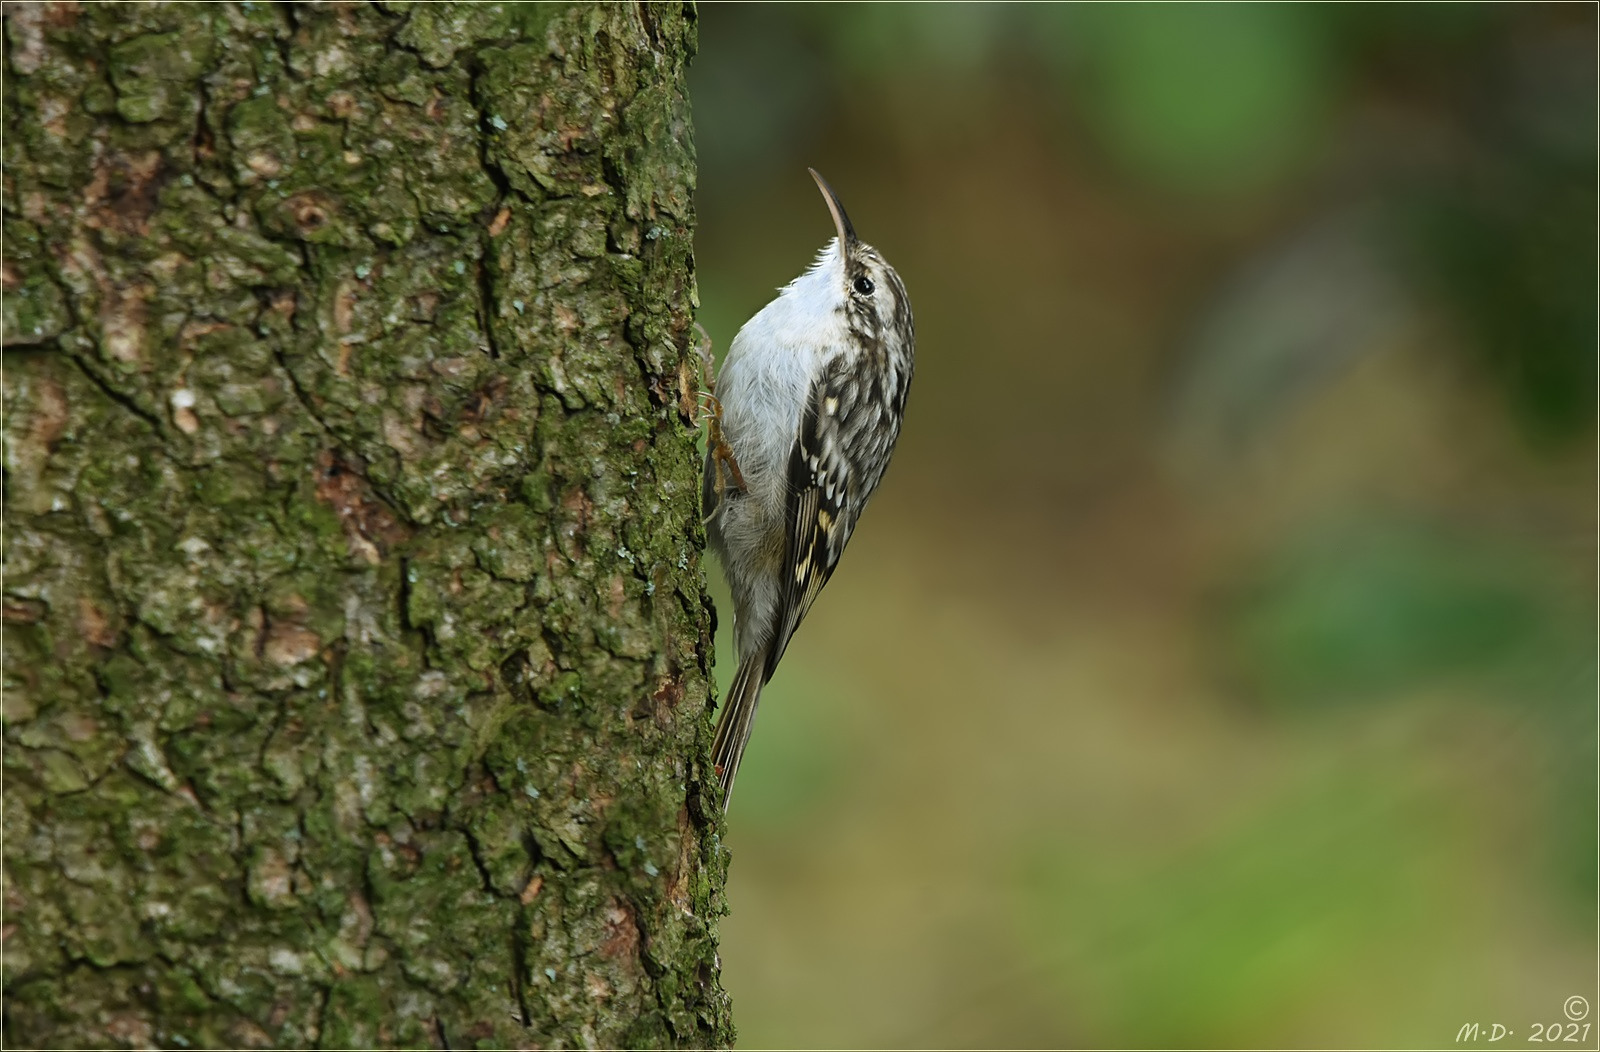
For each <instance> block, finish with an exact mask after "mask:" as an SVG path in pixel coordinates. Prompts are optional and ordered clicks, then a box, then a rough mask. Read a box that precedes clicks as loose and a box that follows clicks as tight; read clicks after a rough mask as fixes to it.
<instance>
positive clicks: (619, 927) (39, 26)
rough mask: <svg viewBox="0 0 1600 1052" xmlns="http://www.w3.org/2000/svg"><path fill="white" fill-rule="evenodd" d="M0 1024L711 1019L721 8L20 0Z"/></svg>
mask: <svg viewBox="0 0 1600 1052" xmlns="http://www.w3.org/2000/svg"><path fill="white" fill-rule="evenodd" d="M4 14H5V49H6V50H5V57H6V63H7V76H6V78H5V121H6V127H5V145H4V148H5V186H4V205H5V215H4V220H5V272H4V324H5V330H4V337H5V347H6V356H5V357H6V360H5V386H4V399H5V527H6V530H5V559H6V563H5V620H6V626H5V627H6V634H5V659H6V682H5V705H4V718H5V776H6V786H5V787H6V792H5V799H4V822H5V897H4V913H5V929H4V931H5V940H4V962H5V984H6V1007H5V1011H6V1015H5V1037H6V1040H7V1043H8V1044H10V1045H13V1046H15V1045H43V1044H50V1045H67V1044H75V1045H85V1046H102V1045H108V1044H109V1045H148V1044H159V1045H163V1046H170V1045H184V1046H217V1045H234V1046H268V1045H295V1046H313V1045H319V1046H361V1045H375V1044H382V1045H437V1044H444V1045H450V1046H456V1047H472V1046H484V1047H491V1046H492V1047H518V1046H523V1047H533V1046H540V1047H563V1046H574V1045H597V1044H598V1045H625V1046H636V1047H639V1046H670V1045H694V1046H713V1045H725V1044H727V1043H728V1042H729V1041H731V1038H732V1028H731V1023H730V1021H729V1013H728V1006H727V1001H726V997H725V995H724V994H723V992H722V990H721V988H720V985H719V979H718V974H717V964H716V945H715V931H714V919H715V917H716V916H717V914H718V913H719V912H720V911H721V909H722V903H721V897H720V896H721V888H722V884H723V880H724V874H725V869H726V858H725V855H724V854H723V853H722V851H721V849H720V847H719V846H718V840H717V831H718V828H719V822H720V818H719V816H718V814H717V809H716V807H715V805H714V802H713V798H712V795H711V794H712V790H711V789H710V788H709V786H710V782H709V781H708V779H707V778H706V770H705V767H704V751H705V747H706V744H707V738H708V732H707V719H706V712H707V709H708V706H709V704H710V697H709V694H710V678H709V671H710V665H711V660H712V655H711V629H712V624H711V617H712V615H711V608H710V604H709V601H708V600H707V598H706V596H705V592H704V585H703V576H702V573H701V566H700V558H701V552H702V548H703V533H702V530H701V526H700V522H699V517H698V509H697V492H698V482H697V479H698V462H697V458H696V456H695V450H694V441H693V434H692V430H691V428H692V414H693V394H694V383H695V378H696V377H697V376H698V366H697V365H696V364H695V363H694V362H693V352H692V350H691V348H692V344H693V339H692V336H691V332H690V329H691V324H692V320H691V319H692V306H693V300H694V272H693V265H694V264H693V255H692V234H693V206H692V196H691V195H692V189H693V179H694V154H693V145H692V140H691V138H690V131H689V126H688V116H687V101H686V97H685V88H684V68H685V65H686V63H687V62H688V60H689V57H690V55H691V53H692V51H693V48H694V14H693V10H692V8H685V7H682V6H679V5H668V4H639V5H620V4H604V5H583V4H578V5H570V6H568V5H518V4H461V5H454V4H446V5H428V4H404V3H387V4H378V5H366V4H353V3H352V4H317V5H299V4H267V3H248V2H245V3H237V4H223V5H144V4H127V5H97V4H83V5H78V4H73V3H51V4H7V5H6V7H5V9H4Z"/></svg>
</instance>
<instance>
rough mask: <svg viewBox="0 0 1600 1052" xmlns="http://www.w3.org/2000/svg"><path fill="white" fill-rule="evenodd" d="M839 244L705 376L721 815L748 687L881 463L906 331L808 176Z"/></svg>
mask: <svg viewBox="0 0 1600 1052" xmlns="http://www.w3.org/2000/svg"><path fill="white" fill-rule="evenodd" d="M811 177H812V178H813V179H815V180H816V181H817V186H818V188H819V189H821V191H822V197H823V200H824V201H826V202H827V205H828V211H829V212H830V213H831V214H832V216H833V225H834V228H835V230H836V231H837V234H838V236H837V237H836V238H835V239H834V240H832V241H830V242H829V243H828V244H827V245H825V246H824V247H823V249H822V251H821V252H820V253H818V255H817V258H816V262H814V263H812V265H811V269H810V270H807V271H806V272H805V273H804V274H802V275H800V276H799V277H798V278H796V279H794V280H793V281H792V282H790V283H789V284H788V285H787V286H785V287H784V288H783V289H781V290H780V291H779V292H778V298H777V299H775V300H773V301H772V302H771V303H769V304H767V305H766V306H765V307H763V308H761V310H760V311H758V312H757V313H756V315H755V316H754V317H752V318H751V319H750V320H749V321H747V322H745V324H744V327H743V328H741V329H740V330H739V334H738V335H737V336H735V337H734V339H733V345H732V346H731V347H730V348H729V349H728V356H727V358H726V360H725V361H724V362H723V363H722V369H721V371H720V373H719V374H718V376H717V383H716V393H715V395H714V398H713V415H712V419H711V428H710V435H709V441H708V443H707V450H706V464H705V482H704V486H705V490H704V498H705V499H704V504H705V515H706V526H707V531H708V533H709V535H710V540H711V546H712V547H713V548H714V549H715V550H716V552H717V555H718V557H719V558H720V559H721V560H722V566H723V570H724V572H725V574H726V576H727V579H728V585H729V588H730V589H731V590H732V592H733V612H734V621H733V627H734V638H735V641H736V642H737V644H738V648H739V671H738V674H737V675H735V677H734V680H733V687H732V688H731V689H730V690H729V691H728V696H727V697H726V698H725V699H724V701H723V709H722V714H721V717H720V718H719V719H718V722H717V736H716V744H715V746H714V748H713V755H714V761H715V763H716V769H717V775H718V777H719V778H720V780H721V782H722V789H723V807H724V809H726V807H727V803H728V800H729V799H731V797H732V794H733V780H734V776H735V775H737V774H738V772H739V761H740V759H741V758H742V757H743V756H744V749H745V745H746V743H748V742H749V740H750V731H751V728H752V726H753V725H754V721H755V715H756V703H757V701H758V700H759V699H760V697H761V688H762V687H763V686H765V685H766V683H767V681H768V680H770V679H771V678H772V673H773V671H774V670H775V669H776V668H777V667H778V661H779V660H780V659H781V658H782V657H783V652H784V649H785V648H786V647H788V645H789V640H790V638H791V637H793V635H794V632H795V629H796V628H798V627H799V626H800V622H801V621H802V620H803V619H804V618H805V616H806V611H808V610H810V609H811V604H812V603H813V602H814V601H815V600H816V598H817V593H819V592H821V591H822V586H823V585H825V584H827V583H828V578H829V577H830V576H832V574H833V570H834V567H835V566H837V565H838V564H839V556H840V554H841V553H843V552H844V546H845V544H846V543H848V542H849V540H850V533H851V531H852V530H853V529H854V528H855V525H856V520H857V519H859V518H860V517H861V512H862V510H863V509H864V508H865V507H866V506H867V498H868V497H870V496H872V491H873V490H874V489H876V488H877V485H878V480H879V479H881V478H883V472H884V469H885V468H886V467H888V466H889V456H890V454H892V453H893V452H894V445H895V440H896V439H897V438H899V437H900V421H901V418H902V416H903V415H904V413H905V407H906V394H907V392H908V391H909V389H910V387H911V372H912V359H913V356H914V351H915V343H916V336H915V332H914V330H913V327H912V323H911V301H910V300H909V299H907V298H906V289H905V285H903V284H902V283H901V281H900V276H899V275H898V274H896V273H895V271H894V268H893V267H891V266H890V265H889V263H888V261H887V260H885V259H884V258H883V256H882V255H880V254H879V253H878V251H877V249H874V248H873V247H872V246H871V245H868V244H866V243H865V242H863V241H861V240H860V239H859V238H857V237H856V232H855V228H854V227H852V226H851V225H850V217H849V216H847V215H846V214H845V210H844V206H843V205H841V204H840V203H839V198H838V196H837V195H836V194H835V193H834V192H833V189H832V187H830V186H829V185H828V183H827V181H826V180H824V179H823V178H822V176H820V175H818V174H817V173H816V171H815V170H812V171H811Z"/></svg>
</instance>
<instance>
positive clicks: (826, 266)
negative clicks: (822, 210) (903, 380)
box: [806, 168, 914, 350]
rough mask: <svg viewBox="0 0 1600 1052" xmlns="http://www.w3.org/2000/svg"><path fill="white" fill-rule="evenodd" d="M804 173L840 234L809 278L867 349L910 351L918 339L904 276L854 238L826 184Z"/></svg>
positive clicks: (846, 217) (825, 251) (819, 259)
mask: <svg viewBox="0 0 1600 1052" xmlns="http://www.w3.org/2000/svg"><path fill="white" fill-rule="evenodd" d="M806 170H807V171H809V172H810V173H811V178H813V179H815V180H816V181H817V188H818V189H819V190H821V191H822V199H823V201H824V202H826V203H827V206H828V213H829V214H830V215H832V216H833V227H834V230H835V232H836V233H837V234H838V237H837V238H836V239H835V240H834V241H833V242H832V243H831V244H829V245H827V246H826V247H824V248H823V250H822V253H821V255H820V256H818V257H817V262H816V265H815V266H814V267H813V268H812V271H811V274H809V275H807V276H808V277H810V278H811V279H812V280H814V281H817V282H820V283H825V287H824V288H823V289H819V290H818V291H821V292H823V294H824V296H825V297H826V299H827V300H828V301H829V303H830V304H831V305H832V307H833V309H834V310H835V311H837V312H838V313H839V314H840V315H842V319H843V321H844V323H845V325H846V327H847V328H848V330H849V332H850V334H851V335H852V336H853V337H854V338H855V339H856V340H858V341H859V342H860V343H861V344H862V345H863V346H867V347H883V348H888V347H890V346H891V345H893V344H899V345H901V346H903V347H904V348H906V349H907V350H909V348H910V346H911V343H912V341H913V339H914V334H913V328H912V321H911V301H910V299H909V298H907V296H906V287H905V285H903V284H902V283H901V281H900V275H898V274H896V273H895V270H894V268H893V267H891V266H890V265H889V261H888V260H886V259H884V258H883V256H882V255H881V254H880V253H879V252H878V250H877V249H875V248H873V247H872V246H871V245H869V244H867V243H866V242H865V241H862V240H861V239H860V238H858V237H856V231H855V227H854V226H852V225H851V223H850V216H849V215H848V214H847V213H846V212H845V210H844V205H843V204H842V203H840V201H839V195H838V194H836V193H834V192H833V187H831V186H829V185H828V181H827V180H826V179H824V178H822V176H821V175H819V174H817V170H816V169H815V168H808V169H806Z"/></svg>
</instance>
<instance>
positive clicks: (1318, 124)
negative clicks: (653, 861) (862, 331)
mask: <svg viewBox="0 0 1600 1052" xmlns="http://www.w3.org/2000/svg"><path fill="white" fill-rule="evenodd" d="M1595 18H1596V16H1595V9H1594V7H1593V6H1591V5H1570V6H1564V7H1541V6H1516V7H1454V6H1430V7H1402V6H1394V5H1387V6H1339V7H1286V6H1270V5H1261V6H1195V7H1128V6H1107V7H1079V6H1066V7H1057V6H1002V5H993V6H990V5H947V6H933V5H904V6H891V5H860V6H827V5H816V6H804V7H801V6H794V7H789V6H743V5H731V4H707V5H703V6H702V7H701V8H700V19H701V37H700V40H701V47H700V53H699V55H698V57H697V58H696V60H695V65H694V68H693V71H692V74H691V78H690V80H691V89H692V95H693V104H694V112H695V134H696V139H697V145H698V149H699V156H700V182H699V194H698V208H699V214H700V220H701V224H700V232H699V240H698V242H697V256H698V259H697V263H698V267H699V283H700V295H701V300H702V302H703V304H704V306H703V308H702V310H701V312H700V317H701V320H702V322H703V324H704V325H705V326H706V327H707V329H708V330H709V331H710V333H711V335H712V337H713V339H714V341H715V344H716V347H717V350H718V352H719V353H720V352H722V351H724V350H725V349H726V348H727V346H728V343H729V342H730V341H731V339H732V338H733V335H734V333H735V332H736V331H737V330H738V327H739V325H740V324H741V323H742V322H743V321H744V320H745V319H746V318H748V317H749V316H750V315H751V314H752V313H754V312H755V311H756V310H757V309H759V308H760V307H761V306H762V304H764V303H765V302H766V301H767V300H768V299H770V298H771V296H772V294H773V290H774V289H775V288H776V287H778V286H780V285H782V284H784V283H786V282H787V281H789V280H790V279H791V278H793V277H794V276H795V275H796V274H798V273H799V272H800V270H801V269H802V268H803V267H804V266H805V265H807V264H808V263H809V261H810V259H811V257H812V256H813V254H814V253H815V252H816V251H817V249H818V248H820V247H821V245H822V244H823V242H824V241H825V240H826V239H827V238H828V237H829V236H831V225H830V223H829V220H828V214H827V212H826V210H825V209H824V208H823V205H822V202H821V200H820V198H819V197H818V195H817V192H816V189H815V187H814V186H813V185H812V183H811V180H810V179H809V178H808V177H807V176H806V173H805V167H806V166H807V165H814V166H816V167H817V168H818V169H819V170H820V171H822V172H823V173H824V174H825V175H826V176H827V177H828V179H829V180H830V181H831V182H832V183H833V185H834V186H835V188H836V189H837V190H838V191H839V193H840V195H841V197H842V198H843V200H844V202H845V204H846V206H847V207H848V209H849V210H850V214H851V216H852V218H853V219H854V221H855V225H856V228H857V230H858V231H860V233H861V235H862V236H863V237H864V238H865V239H866V240H867V241H869V242H871V243H872V244H874V245H876V246H877V247H879V248H880V249H881V250H882V251H883V252H884V253H885V255H886V256H887V257H888V259H889V260H890V261H891V262H893V263H894V264H895V265H896V267H897V268H898V269H899V271H900V273H901V275H902V277H903V278H904V279H905V282H906V285H907V287H908V288H909V290H910V292H911V296H912V300H913V304H914V306H915V309H916V318H917V330H918V371H917V378H916V382H915V384H914V386H913V390H912V396H911V403H910V407H909V410H908V416H907V420H906V427H905V431H904V433H903V435H902V438H901V442H900V448H899V451H898V453H897V454H896V456H895V462H894V465H893V467H892V468H891V470H890V472H889V474H888V476H887V478H886V480H885V482H884V484H883V486H882V488H881V489H880V490H879V492H878V494H877V496H876V497H875V498H874V500H873V503H872V506H871V509H870V511H869V512H868V513H867V515H866V516H865V518H864V520H863V522H862V525H861V527H860V528H859V529H858V530H857V532H856V534H855V537H854V539H853V541H852V543H851V547H850V550H849V552H848V553H847V554H846V555H845V557H844V560H843V563H842V565H841V568H840V571H839V573H838V575H837V576H836V577H835V578H834V580H833V583H832V584H831V585H830V586H829V588H828V590H827V592H826V593H824V596H823V598H822V599H821V600H820V601H819V602H818V604H817V606H816V607H815V609H814V610H813V612H812V614H811V617H810V618H809V620H808V622H807V623H806V625H805V626H804V627H803V628H802V629H801V631H800V633H799V635H798V636H797V638H796V639H795V642H794V644H793V645H792V646H791V647H790V649H789V652H788V656H787V657H786V658H785V660H784V663H783V666H782V667H781V669H780V670H779V672H778V675H777V678H776V679H775V681H774V682H773V683H772V685H771V686H770V687H769V688H768V690H767V692H766V694H765V695H764V697H763V704H762V707H761V714H760V719H759V721H758V723H757V728H756V732H755V738H754V741H753V743H752V744H751V746H750V749H749V753H748V755H747V757H746V760H745V765H744V768H743V771H742V773H741V776H740V781H739V793H738V795H737V798H736V799H735V801H734V805H733V809H732V813H731V816H730V832H729V837H728V844H729V847H730V848H731V850H732V853H733V868H732V876H731V883H730V888H729V897H730V900H731V903H732V909H733V913H732V915H731V916H730V917H728V918H727V919H726V920H725V921H724V922H723V926H722V931H723V954H722V962H723V978H724V981H725V983H726V984H727V986H728V988H729V989H730V990H731V991H732V993H733V995H734V998H735V1012H736V1019H737V1020H738V1024H739V1029H740V1042H741V1044H742V1045H744V1046H746V1047H760V1046H841V1045H843V1046H851V1045H868V1046H908V1045H920V1046H929V1045H932V1046H990V1045H1008V1046H1031V1045H1051V1046H1063V1045H1065V1046H1072V1045H1098V1046H1162V1045H1224V1046H1245V1047H1250V1046H1317V1047H1340V1046H1346V1047H1392V1046H1447V1045H1452V1044H1454V1042H1455V1036H1456V1033H1457V1031H1458V1029H1459V1028H1460V1026H1461V1025H1462V1024H1463V1023H1470V1022H1478V1023H1480V1024H1483V1025H1484V1026H1485V1027H1487V1026H1488V1024H1490V1023H1493V1022H1500V1023H1502V1024H1504V1025H1505V1026H1507V1027H1509V1028H1510V1029H1511V1031H1512V1034H1513V1035H1514V1036H1513V1037H1512V1038H1510V1039H1509V1040H1508V1041H1507V1042H1505V1043H1507V1044H1514V1045H1522V1044H1525V1043H1526V1041H1527V1038H1528V1037H1529V1036H1530V1035H1531V1034H1532V1029H1531V1026H1532V1024H1534V1023H1543V1024H1552V1023H1556V1022H1561V1021H1564V1019H1565V1017H1564V1016H1563V1015H1562V1003H1563V1001H1564V1000H1565V999H1566V998H1567V997H1568V996H1569V995H1572V994H1582V995H1584V996H1586V997H1588V998H1589V999H1590V1000H1591V1002H1592V1001H1594V1000H1595V998H1594V992H1595V981H1596V975H1595V959H1596V943H1595V930H1596V927H1595V925H1596V917H1595V897H1596V873H1595V850H1596V843H1595V841H1596V812H1595V799H1596V783H1595V730H1596V728H1595V711H1596V706H1595V692H1596V677H1595V638H1596V622H1595V587H1596V578H1595V498H1596V494H1595V475H1596V462H1595V427H1594V425H1595V421H1594V407H1595V360H1596V353H1595V337H1596V331H1595V316H1596V267H1595V223H1596V212H1595V180H1596V168H1595V127H1596V112H1595V91H1596V82H1595V35H1596V24H1595ZM719 595H721V596H723V597H725V595H726V593H725V591H723V592H720V593H719ZM721 609H722V610H723V611H724V617H723V624H722V625H721V627H720V632H719V639H718V653H719V655H720V662H719V669H718V672H719V676H720V677H721V678H722V682H723V684H724V686H726V683H727V682H728V680H729V679H731V677H732V673H733V661H732V655H733V652H734V651H733V646H732V634H731V624H730V623H729V618H728V616H727V613H726V612H727V610H728V609H729V608H728V604H727V603H726V601H725V600H724V602H723V603H722V604H721ZM1589 1021H1590V1022H1594V1020H1593V1018H1592V1017H1591V1019H1590V1020H1589ZM1590 1033H1591V1040H1590V1041H1589V1046H1590V1047H1593V1040H1592V1035H1593V1033H1594V1031H1590Z"/></svg>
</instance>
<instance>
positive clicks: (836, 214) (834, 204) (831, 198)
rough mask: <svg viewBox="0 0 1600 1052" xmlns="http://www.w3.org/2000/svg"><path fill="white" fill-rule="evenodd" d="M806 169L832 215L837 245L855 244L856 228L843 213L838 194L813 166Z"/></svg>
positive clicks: (841, 246) (842, 246)
mask: <svg viewBox="0 0 1600 1052" xmlns="http://www.w3.org/2000/svg"><path fill="white" fill-rule="evenodd" d="M806 171H808V172H810V173H811V178H813V179H815V180H816V181H817V189H818V190H821V191H822V199H823V200H824V201H826V202H827V203H828V214H829V215H831V216H833V228H834V229H835V230H837V231H838V232H839V247H840V248H844V247H846V246H849V245H853V244H855V242H856V228H855V227H853V226H851V225H850V217H849V216H848V215H846V214H845V210H844V205H842V204H840V203H839V195H838V194H836V193H834V192H833V187H831V186H829V185H828V180H826V179H824V178H823V177H822V176H820V175H818V174H817V170H816V169H815V168H807V169H806Z"/></svg>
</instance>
